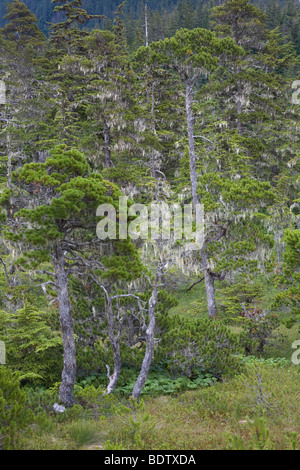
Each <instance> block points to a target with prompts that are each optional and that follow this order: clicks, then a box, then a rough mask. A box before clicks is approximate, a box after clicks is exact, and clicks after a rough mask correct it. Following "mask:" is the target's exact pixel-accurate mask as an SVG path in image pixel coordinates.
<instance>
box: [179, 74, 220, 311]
mask: <svg viewBox="0 0 300 470" xmlns="http://www.w3.org/2000/svg"><path fill="white" fill-rule="evenodd" d="M185 90H186V95H185V104H186V120H187V130H188V140H189V157H190V178H191V187H192V198H193V204H194V210H196V207H197V205H198V204H200V201H199V196H198V193H197V189H198V181H197V171H196V155H195V137H194V117H193V111H192V103H193V86H192V83H191V81H190V80H188V79H186V80H185ZM200 256H201V264H202V270H203V276H204V283H205V290H206V298H207V308H208V316H209V318H213V317H215V316H216V315H217V304H216V297H215V280H214V277H213V276H212V274H211V273H210V271H209V269H208V268H209V266H208V256H207V249H206V244H205V242H204V244H203V246H202V248H201V250H200Z"/></svg>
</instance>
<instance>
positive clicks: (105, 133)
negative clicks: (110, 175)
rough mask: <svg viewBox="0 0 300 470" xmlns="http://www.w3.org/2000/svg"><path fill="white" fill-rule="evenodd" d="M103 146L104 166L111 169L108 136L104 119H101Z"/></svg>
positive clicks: (107, 128)
mask: <svg viewBox="0 0 300 470" xmlns="http://www.w3.org/2000/svg"><path fill="white" fill-rule="evenodd" d="M103 131H104V145H105V166H106V168H111V167H113V166H114V164H113V162H112V159H111V149H110V135H109V127H108V124H107V120H106V118H104V119H103Z"/></svg>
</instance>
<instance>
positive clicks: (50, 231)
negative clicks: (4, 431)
mask: <svg viewBox="0 0 300 470" xmlns="http://www.w3.org/2000/svg"><path fill="white" fill-rule="evenodd" d="M15 184H17V185H18V187H19V190H20V189H21V188H22V193H21V200H19V203H18V202H17V200H15V203H14V217H13V220H14V221H20V222H21V221H24V222H25V223H24V224H23V223H22V227H23V230H18V231H17V232H16V231H15V230H14V229H11V224H12V223H13V224H14V225H13V226H15V222H10V221H11V219H7V224H8V225H7V228H6V229H5V228H4V230H3V235H4V236H6V237H7V238H8V239H9V240H11V242H12V243H17V244H18V243H23V247H24V248H23V249H24V251H23V253H22V256H21V258H20V259H19V263H21V264H23V265H24V266H25V267H27V268H31V269H37V268H38V267H39V266H41V265H43V264H44V263H51V265H52V269H53V271H47V272H48V274H49V275H50V276H51V277H52V278H53V280H54V283H55V284H54V285H55V288H56V292H57V300H58V308H59V312H60V321H61V329H62V339H63V347H64V368H63V372H62V383H61V386H60V400H61V401H62V402H63V403H64V404H65V405H67V406H72V405H73V403H74V398H73V387H74V384H75V379H76V348H75V340H74V333H73V319H72V314H71V305H70V298H69V288H68V282H69V275H70V274H71V272H72V265H73V264H74V265H75V266H76V265H77V264H81V265H82V268H84V269H88V266H90V267H91V266H92V265H93V266H94V267H95V269H97V268H98V269H100V271H101V267H102V266H103V267H104V266H105V264H106V263H107V267H108V272H110V270H111V271H112V272H113V273H115V275H118V274H117V273H118V269H121V271H120V272H122V270H123V268H122V263H120V264H119V267H115V266H114V262H113V261H112V260H110V259H109V258H108V259H107V261H106V262H105V261H102V262H101V261H100V260H99V261H97V260H96V259H95V250H96V249H97V247H98V249H99V247H100V246H101V245H102V244H103V241H102V240H99V239H98V238H97V236H96V220H97V218H96V209H97V207H98V206H99V205H100V204H101V203H111V204H116V199H117V198H118V196H119V195H120V192H119V190H118V189H117V188H116V187H115V186H114V185H112V184H111V183H108V182H107V181H105V180H103V179H102V177H101V176H100V175H99V174H93V173H91V172H90V169H89V166H88V164H87V163H86V161H85V159H84V156H83V155H82V154H81V153H80V152H78V151H76V150H75V149H70V150H67V149H66V147H65V146H64V145H61V146H59V147H56V148H55V149H54V150H53V151H52V154H51V156H50V157H49V158H47V160H46V162H45V163H29V164H27V165H25V166H24V167H23V168H22V169H20V170H19V171H18V173H17V174H16V180H15ZM19 194H20V193H19ZM23 198H26V199H27V201H28V206H29V207H30V206H31V207H33V208H26V205H25V208H21V207H22V206H23V207H24V203H22V202H21V201H22V199H23ZM7 203H8V204H9V202H8V201H7ZM28 206H27V207H28ZM18 209H19V210H18ZM117 245H118V246H119V250H117V252H118V253H119V256H118V255H117V259H118V260H119V261H120V260H121V259H122V257H121V258H120V256H121V253H122V252H124V251H123V250H124V247H123V245H124V242H122V241H120V242H119V244H117ZM125 245H126V242H125ZM26 246H28V247H29V248H30V247H32V248H33V249H32V250H31V251H25V250H26V248H25V247H26ZM128 253H129V258H127V257H126V255H125V258H126V259H132V265H131V269H132V270H133V271H134V270H135V269H137V271H139V269H140V265H139V263H138V261H136V262H135V261H134V253H133V251H132V249H130V247H128ZM127 256H128V255H127ZM132 256H133V258H132ZM93 260H95V264H93Z"/></svg>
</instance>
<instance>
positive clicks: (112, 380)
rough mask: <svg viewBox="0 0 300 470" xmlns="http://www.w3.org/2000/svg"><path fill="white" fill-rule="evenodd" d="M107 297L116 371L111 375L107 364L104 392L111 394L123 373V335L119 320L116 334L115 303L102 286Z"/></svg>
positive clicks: (109, 331)
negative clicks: (121, 349) (121, 337)
mask: <svg viewBox="0 0 300 470" xmlns="http://www.w3.org/2000/svg"><path fill="white" fill-rule="evenodd" d="M102 289H103V291H104V294H105V299H106V316H107V324H108V337H109V341H110V344H111V347H112V350H113V360H114V371H113V373H112V375H110V368H109V366H108V365H107V366H106V368H107V376H108V379H109V383H108V385H107V388H106V390H105V392H104V395H109V394H110V393H112V392H113V391H114V389H115V388H116V386H117V383H118V380H119V377H120V373H121V353H120V336H121V324H120V322H119V331H118V333H117V335H115V331H114V330H115V328H114V326H115V322H114V312H113V305H112V301H111V298H110V297H109V294H108V292H107V290H106V289H104V288H103V287H102Z"/></svg>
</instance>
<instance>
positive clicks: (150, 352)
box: [132, 276, 158, 400]
mask: <svg viewBox="0 0 300 470" xmlns="http://www.w3.org/2000/svg"><path fill="white" fill-rule="evenodd" d="M157 284H158V276H156V279H155V283H154V286H153V290H152V295H151V297H150V300H149V310H148V316H149V323H148V327H147V330H146V351H145V356H144V359H143V363H142V367H141V371H140V373H139V376H138V378H137V381H136V383H135V385H134V388H133V392H132V396H133V398H135V399H136V400H138V399H139V396H140V393H141V391H142V388H143V387H144V385H145V382H146V380H147V377H148V374H149V370H150V367H151V364H152V361H153V356H154V346H155V340H154V330H155V325H156V313H155V308H156V304H157V295H158V287H157Z"/></svg>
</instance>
